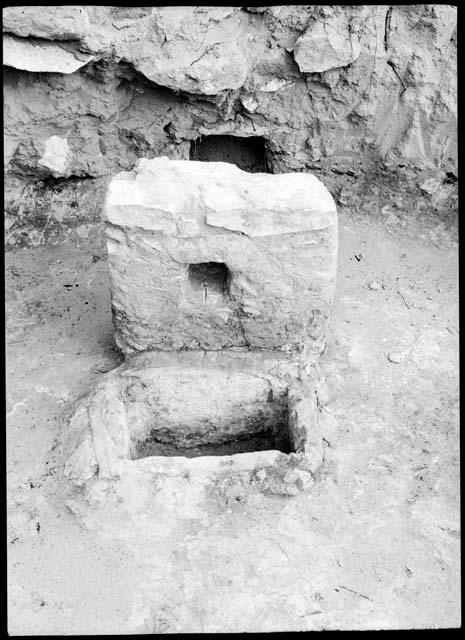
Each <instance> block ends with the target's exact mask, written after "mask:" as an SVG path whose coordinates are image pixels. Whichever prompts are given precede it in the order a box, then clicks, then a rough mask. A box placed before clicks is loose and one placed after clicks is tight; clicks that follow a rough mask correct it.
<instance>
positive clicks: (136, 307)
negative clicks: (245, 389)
mask: <svg viewBox="0 0 465 640" xmlns="http://www.w3.org/2000/svg"><path fill="white" fill-rule="evenodd" d="M105 219H106V221H107V238H108V254H109V268H110V279H111V291H112V305H113V317H114V323H115V329H116V342H117V344H118V346H119V347H120V348H121V349H122V350H123V352H125V353H131V352H133V351H143V350H152V349H163V350H184V349H208V350H218V349H223V348H231V347H249V348H261V349H280V350H290V351H295V350H297V351H303V349H304V348H305V347H306V346H307V345H311V347H313V348H314V349H316V350H317V351H319V350H321V349H322V347H323V345H324V336H325V330H326V325H327V322H328V319H329V313H330V308H331V302H332V296H333V292H334V287H335V282H336V268H337V212H336V205H335V203H334V200H333V198H332V197H331V195H330V194H329V192H328V191H327V189H326V188H325V186H324V185H323V184H322V183H321V182H320V181H319V180H318V179H317V178H315V177H314V176H312V175H309V174H304V173H295V174H283V175H278V176H276V175H268V174H263V173H247V172H245V171H241V170H240V169H238V168H237V167H235V166H234V165H231V164H227V163H219V162H186V161H179V160H178V161H176V160H169V159H168V158H157V159H153V160H140V161H139V163H138V165H137V166H136V168H135V169H134V171H132V172H124V173H121V174H119V175H117V176H116V177H115V178H114V179H113V180H112V181H111V183H110V187H109V190H108V195H107V200H106V205H105Z"/></svg>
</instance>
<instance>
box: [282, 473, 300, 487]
mask: <svg viewBox="0 0 465 640" xmlns="http://www.w3.org/2000/svg"><path fill="white" fill-rule="evenodd" d="M298 478H299V476H298V475H297V473H296V472H295V471H292V470H289V471H288V472H287V473H286V475H285V476H284V478H283V480H284V482H285V483H286V484H290V483H292V482H295V481H296V480H297V479H298Z"/></svg>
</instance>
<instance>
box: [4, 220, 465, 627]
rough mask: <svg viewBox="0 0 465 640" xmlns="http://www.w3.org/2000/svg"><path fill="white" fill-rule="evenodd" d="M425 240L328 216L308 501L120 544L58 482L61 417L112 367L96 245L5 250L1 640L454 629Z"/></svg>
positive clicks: (208, 512) (447, 444)
mask: <svg viewBox="0 0 465 640" xmlns="http://www.w3.org/2000/svg"><path fill="white" fill-rule="evenodd" d="M420 233H421V230H418V234H417V237H420ZM419 242H420V240H412V239H411V237H406V236H405V235H403V236H401V235H400V230H399V232H394V233H392V234H388V233H386V231H385V230H384V229H383V228H382V227H381V225H380V224H378V223H377V222H373V221H372V222H370V223H367V224H364V225H361V224H360V223H358V222H357V223H354V222H353V221H352V220H349V219H348V218H347V217H346V216H345V215H342V216H341V218H340V254H339V279H338V286H337V291H336V300H335V308H334V317H333V321H332V326H331V329H330V332H329V344H328V347H327V350H326V352H325V354H324V356H323V359H322V362H321V373H322V382H321V384H320V388H319V402H320V405H321V410H322V418H324V429H325V438H326V440H327V450H326V465H325V468H324V473H323V476H322V478H321V479H320V481H319V482H318V483H317V484H316V485H315V486H314V488H313V489H312V490H311V492H310V493H308V494H302V495H300V496H298V497H293V498H284V497H266V496H258V497H257V496H254V497H250V498H249V497H248V496H247V491H246V489H244V488H241V487H231V488H230V491H229V494H228V491H223V492H222V494H221V495H222V497H221V499H220V498H219V497H218V495H211V496H210V498H209V499H208V501H207V502H206V503H205V505H204V513H203V515H202V517H200V518H186V517H184V518H183V517H181V516H180V514H179V513H177V512H176V508H175V507H174V508H173V509H172V510H171V511H169V510H167V512H166V513H163V514H160V519H159V520H158V521H157V522H150V523H147V528H146V530H145V531H138V532H134V535H133V536H132V537H131V538H127V539H122V538H120V537H118V532H117V531H116V532H115V535H114V538H111V539H110V538H105V539H104V538H102V537H101V536H100V535H99V534H98V532H94V531H87V530H84V529H82V528H80V527H79V526H78V525H77V524H76V522H75V520H74V518H73V516H72V515H71V514H70V513H69V512H68V511H67V509H66V507H65V504H64V497H63V495H62V493H61V489H60V487H61V485H60V475H61V463H62V459H61V457H60V448H59V443H60V418H61V416H62V415H63V412H64V411H65V409H66V407H67V406H68V405H69V403H71V402H72V401H73V400H74V399H75V398H77V397H78V396H79V395H80V394H82V393H84V392H85V391H87V389H88V388H89V385H92V381H97V380H98V379H99V376H101V375H102V372H103V371H105V370H108V369H110V368H112V367H114V366H115V365H116V364H118V363H119V362H120V359H119V356H118V354H117V352H116V351H115V350H114V348H113V342H112V327H111V315H110V300H109V289H108V280H107V265H106V257H105V251H104V249H103V244H102V243H101V236H99V235H98V234H91V237H90V238H89V239H85V240H84V241H82V240H78V241H77V242H76V241H75V242H74V243H73V244H72V243H71V242H70V243H68V244H67V245H64V246H61V247H60V246H56V247H49V248H38V249H20V250H15V251H12V252H10V253H8V254H7V255H6V267H7V269H6V278H7V284H6V287H7V290H6V295H7V332H8V333H7V339H8V346H7V381H8V383H7V415H8V418H7V438H8V441H7V444H8V504H9V507H8V534H9V535H8V580H9V614H8V624H9V632H10V634H38V635H44V634H113V633H160V632H161V633H169V632H182V631H188V632H195V631H197V632H222V631H224V632H228V631H280V630H312V629H367V628H369V629H374V628H406V627H407V628H412V627H413V628H421V627H429V628H431V627H454V626H458V625H459V624H460V621H461V613H460V591H459V578H460V576H459V559H460V557H459V544H460V531H459V526H460V523H459V468H458V455H459V454H458V451H459V448H458V444H459V439H458V410H459V406H458V339H459V336H458V292H457V254H456V250H455V248H454V245H453V244H450V245H447V244H446V243H443V245H442V247H441V248H438V247H435V246H431V244H430V243H429V241H428V239H427V238H425V239H424V240H421V243H422V244H419ZM372 281H376V282H378V283H379V284H380V285H381V288H379V289H375V290H371V289H369V288H368V284H369V283H370V282H372ZM392 352H397V353H399V354H400V356H401V362H399V363H393V362H390V361H389V360H388V354H389V353H392ZM225 495H226V496H228V495H229V498H225V497H224V496H225ZM237 497H240V498H241V499H240V500H237V499H236V498H237ZM174 504H176V503H174Z"/></svg>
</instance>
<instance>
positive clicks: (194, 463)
mask: <svg viewBox="0 0 465 640" xmlns="http://www.w3.org/2000/svg"><path fill="white" fill-rule="evenodd" d="M173 366H175V367H178V368H179V370H180V371H182V370H183V369H186V368H188V367H197V368H198V369H199V370H200V369H202V370H206V369H208V368H210V369H213V370H218V369H221V368H223V369H224V370H227V371H228V372H229V371H233V372H239V373H243V374H245V375H247V376H250V377H251V378H252V377H254V376H255V377H261V378H264V379H266V380H272V381H273V382H275V383H277V384H278V386H279V385H280V386H286V387H287V394H288V408H289V420H290V422H291V421H292V424H293V429H294V447H295V448H296V449H297V450H298V451H299V452H298V453H289V454H285V453H282V452H280V451H276V450H267V451H254V452H248V453H237V454H233V455H224V456H200V457H195V458H186V457H182V456H173V457H165V456H151V457H147V458H142V459H137V460H131V459H128V451H129V438H130V433H129V427H128V425H127V422H125V419H124V416H123V415H122V411H123V412H124V407H122V400H121V393H120V391H121V389H122V383H123V384H125V383H127V377H128V375H129V376H132V377H134V376H135V377H137V376H138V375H139V374H140V373H141V372H143V371H144V370H148V369H150V368H153V369H161V370H163V369H164V370H166V369H167V368H168V367H173ZM293 367H294V365H293V364H292V363H290V362H286V361H284V360H283V361H281V362H279V361H277V360H275V359H271V358H269V357H266V356H263V355H261V354H251V353H248V354H241V353H236V354H231V353H226V354H224V353H212V354H205V353H203V354H202V353H200V352H190V353H154V352H152V353H150V352H149V353H144V354H139V355H137V356H135V357H133V358H130V359H128V360H127V361H126V362H124V363H123V364H122V365H120V366H119V367H117V368H116V369H114V370H112V371H110V372H108V373H106V374H104V375H103V376H102V379H101V381H100V382H99V383H98V384H97V386H96V387H95V388H94V389H93V390H92V391H91V392H90V393H88V394H87V395H86V396H84V397H82V398H81V399H80V400H79V401H78V402H77V403H76V404H75V406H74V407H73V408H72V413H71V416H68V418H69V419H68V420H67V425H66V437H65V451H66V453H67V454H68V458H67V460H66V462H65V465H64V477H65V478H66V479H67V480H69V481H70V482H71V483H73V484H74V485H75V486H76V487H81V488H82V487H90V486H91V485H95V484H99V483H104V484H106V483H114V482H118V480H121V479H124V477H125V476H127V475H129V476H132V477H135V476H136V477H140V478H143V477H146V476H147V474H149V475H150V476H166V477H175V476H179V475H182V474H188V475H190V476H192V477H203V478H204V479H206V480H208V479H211V480H212V481H213V480H214V478H215V476H217V475H218V474H222V473H224V472H225V471H226V470H231V471H233V472H244V471H245V472H249V473H251V474H254V475H255V476H256V477H258V478H260V472H262V475H264V478H263V482H262V489H263V490H264V491H265V492H266V491H267V490H269V492H271V493H281V494H284V495H296V494H297V493H299V491H300V490H302V489H305V488H307V487H308V486H310V485H311V484H313V478H314V475H315V473H316V472H317V471H318V468H319V467H320V465H321V463H322V459H323V455H322V441H321V434H320V432H319V418H318V410H317V408H316V405H315V401H314V394H313V393H312V388H311V383H310V380H309V379H307V380H300V381H299V380H297V378H296V376H295V370H294V369H293ZM276 374H277V375H276ZM270 470H271V471H272V475H273V487H271V488H270V487H267V483H266V481H265V476H266V474H267V473H269V472H270ZM257 474H258V476H257ZM278 485H279V486H278Z"/></svg>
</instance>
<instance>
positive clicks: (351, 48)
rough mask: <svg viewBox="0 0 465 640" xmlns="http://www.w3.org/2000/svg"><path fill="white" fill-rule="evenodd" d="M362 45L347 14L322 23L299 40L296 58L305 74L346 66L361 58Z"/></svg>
mask: <svg viewBox="0 0 465 640" xmlns="http://www.w3.org/2000/svg"><path fill="white" fill-rule="evenodd" d="M360 53H361V46H360V42H359V39H358V37H357V35H356V34H354V33H352V32H351V31H350V25H349V22H348V20H347V17H346V16H345V15H344V14H341V15H339V16H332V17H330V18H327V19H325V20H318V21H316V22H314V23H313V24H312V26H311V27H310V28H309V29H308V30H307V31H306V32H305V33H304V34H303V35H302V36H300V38H299V39H298V40H297V42H296V44H295V47H294V58H295V61H296V62H297V64H298V65H299V69H300V70H301V71H303V72H304V73H321V72H323V71H328V70H329V69H337V68H338V67H346V66H347V65H349V64H351V63H352V62H354V61H355V60H357V58H358V57H359V55H360Z"/></svg>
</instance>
